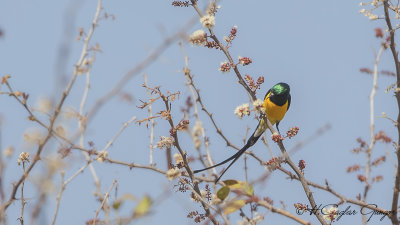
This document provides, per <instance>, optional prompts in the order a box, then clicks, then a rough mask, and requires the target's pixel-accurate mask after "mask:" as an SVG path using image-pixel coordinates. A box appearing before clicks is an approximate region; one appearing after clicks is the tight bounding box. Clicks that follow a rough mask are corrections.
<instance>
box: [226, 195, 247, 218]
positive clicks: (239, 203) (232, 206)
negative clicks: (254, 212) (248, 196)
mask: <svg viewBox="0 0 400 225" xmlns="http://www.w3.org/2000/svg"><path fill="white" fill-rule="evenodd" d="M244 205H246V201H245V200H243V199H240V200H235V201H232V202H229V203H228V204H227V205H226V207H225V208H224V214H225V215H227V214H231V213H233V212H236V211H237V210H239V209H240V208H242V207H243V206H244Z"/></svg>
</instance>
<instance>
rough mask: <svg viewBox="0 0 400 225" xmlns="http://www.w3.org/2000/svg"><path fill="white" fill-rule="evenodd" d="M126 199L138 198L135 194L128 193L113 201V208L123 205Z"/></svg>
mask: <svg viewBox="0 0 400 225" xmlns="http://www.w3.org/2000/svg"><path fill="white" fill-rule="evenodd" d="M126 200H131V201H134V200H136V198H135V196H133V195H131V194H129V193H126V194H124V195H122V196H121V197H120V198H118V199H116V200H115V201H114V202H113V204H112V207H113V209H115V210H118V209H119V208H120V207H121V205H122V203H123V202H124V201H126Z"/></svg>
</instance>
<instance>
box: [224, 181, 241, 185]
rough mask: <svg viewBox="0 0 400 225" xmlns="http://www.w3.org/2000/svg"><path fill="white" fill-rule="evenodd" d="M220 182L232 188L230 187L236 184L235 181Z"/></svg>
mask: <svg viewBox="0 0 400 225" xmlns="http://www.w3.org/2000/svg"><path fill="white" fill-rule="evenodd" d="M222 182H224V184H225V185H226V186H232V185H234V184H237V183H238V181H237V180H224V181H222Z"/></svg>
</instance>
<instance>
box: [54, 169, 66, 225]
mask: <svg viewBox="0 0 400 225" xmlns="http://www.w3.org/2000/svg"><path fill="white" fill-rule="evenodd" d="M64 175H65V172H64V171H61V187H60V191H59V192H58V194H57V198H56V199H57V203H56V210H55V211H54V215H53V220H52V221H51V225H54V224H55V223H56V219H57V215H58V210H59V208H60V203H61V196H62V194H63V192H64V189H65V183H64Z"/></svg>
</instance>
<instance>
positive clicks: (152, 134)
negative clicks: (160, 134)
mask: <svg viewBox="0 0 400 225" xmlns="http://www.w3.org/2000/svg"><path fill="white" fill-rule="evenodd" d="M143 78H144V85H145V86H148V83H147V75H146V74H144V75H143ZM146 92H147V98H148V99H149V100H150V99H151V92H150V90H149V89H148V88H146ZM151 109H152V101H149V104H148V106H147V111H148V112H149V118H152V117H153V112H152V111H151ZM155 123H156V122H155V121H154V118H152V119H150V124H151V125H150V144H149V154H150V156H149V164H150V165H153V142H154V126H155Z"/></svg>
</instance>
